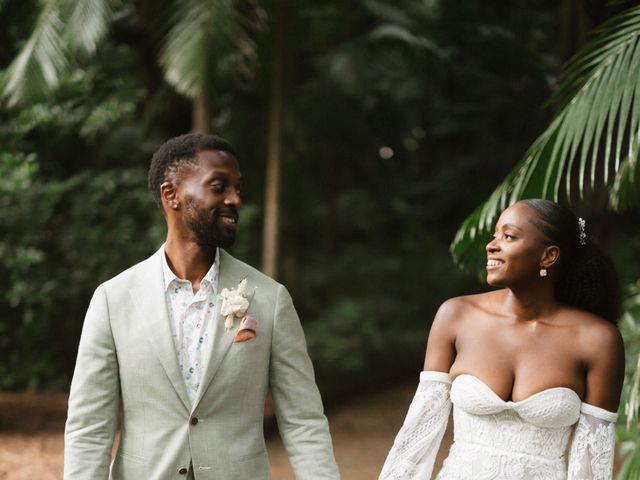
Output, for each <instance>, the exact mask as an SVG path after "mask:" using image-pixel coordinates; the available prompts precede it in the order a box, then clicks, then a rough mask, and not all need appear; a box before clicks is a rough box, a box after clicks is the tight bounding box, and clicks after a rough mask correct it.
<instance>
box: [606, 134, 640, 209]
mask: <svg viewBox="0 0 640 480" xmlns="http://www.w3.org/2000/svg"><path fill="white" fill-rule="evenodd" d="M638 147H640V144H638V145H636V147H635V149H634V150H633V151H632V152H631V153H630V154H629V156H628V157H627V158H626V159H625V160H624V161H623V162H622V164H621V166H620V169H619V170H618V174H617V175H616V178H615V180H614V182H613V188H612V189H611V193H610V195H609V204H610V205H611V207H612V208H613V209H614V210H615V211H622V210H628V209H632V208H637V209H640V168H638Z"/></svg>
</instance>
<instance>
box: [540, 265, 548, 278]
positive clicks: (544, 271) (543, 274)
mask: <svg viewBox="0 0 640 480" xmlns="http://www.w3.org/2000/svg"><path fill="white" fill-rule="evenodd" d="M540 276H541V277H546V276H547V269H546V268H545V267H541V268H540Z"/></svg>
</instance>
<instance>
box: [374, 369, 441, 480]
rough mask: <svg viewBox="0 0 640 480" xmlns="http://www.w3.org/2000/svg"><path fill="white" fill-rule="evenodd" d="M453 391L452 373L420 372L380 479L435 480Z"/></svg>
mask: <svg viewBox="0 0 640 480" xmlns="http://www.w3.org/2000/svg"><path fill="white" fill-rule="evenodd" d="M450 389H451V380H450V379H449V374H447V373H443V372H421V373H420V383H419V384H418V389H417V391H416V393H415V395H414V397H413V400H412V401H411V405H410V406H409V411H408V412H407V416H406V418H405V419H404V423H403V425H402V428H401V429H400V431H399V432H398V435H396V438H395V441H394V442H393V447H392V448H391V451H390V452H389V455H388V456H387V459H386V461H385V462H384V466H383V467H382V472H381V473H380V477H379V480H410V479H428V478H431V471H432V470H433V463H434V461H435V458H436V454H437V453H438V448H439V446H440V441H441V440H442V436H443V435H444V432H445V430H446V428H447V420H448V419H449V411H450V410H451V401H450V399H449V390H450Z"/></svg>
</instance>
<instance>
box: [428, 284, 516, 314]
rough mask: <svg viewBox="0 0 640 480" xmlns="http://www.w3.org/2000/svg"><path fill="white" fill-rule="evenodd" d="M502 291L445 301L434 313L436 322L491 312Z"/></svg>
mask: <svg viewBox="0 0 640 480" xmlns="http://www.w3.org/2000/svg"><path fill="white" fill-rule="evenodd" d="M503 295H504V291H503V290H492V291H490V292H484V293H476V294H473V295H462V296H459V297H452V298H449V299H448V300H446V301H445V302H444V303H442V305H440V308H439V309H438V312H437V313H436V320H438V319H440V318H441V319H442V320H449V321H451V320H456V319H463V318H465V317H466V316H467V315H468V314H470V313H478V312H491V311H492V310H494V309H495V307H494V306H495V305H496V304H498V303H499V302H500V301H501V299H502V296H503Z"/></svg>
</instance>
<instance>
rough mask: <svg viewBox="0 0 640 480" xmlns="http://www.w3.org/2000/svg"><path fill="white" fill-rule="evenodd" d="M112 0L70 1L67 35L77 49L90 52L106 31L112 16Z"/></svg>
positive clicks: (92, 51) (94, 48) (93, 50)
mask: <svg viewBox="0 0 640 480" xmlns="http://www.w3.org/2000/svg"><path fill="white" fill-rule="evenodd" d="M112 2H113V0H111V1H110V0H83V1H81V2H78V1H76V2H72V11H71V14H70V16H69V21H68V24H67V25H68V28H67V31H66V33H67V35H68V38H69V40H70V42H71V43H72V45H73V46H74V47H75V49H78V50H84V51H85V52H87V53H89V54H92V53H94V52H95V50H96V48H97V46H98V43H99V42H100V40H102V38H103V37H104V36H105V34H106V33H107V30H108V27H109V24H110V23H111V19H112V17H113V6H112Z"/></svg>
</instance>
